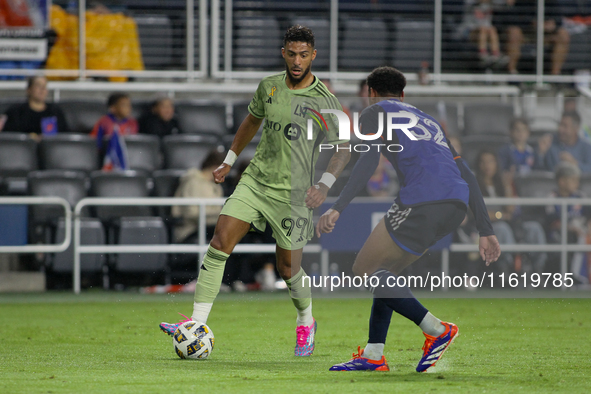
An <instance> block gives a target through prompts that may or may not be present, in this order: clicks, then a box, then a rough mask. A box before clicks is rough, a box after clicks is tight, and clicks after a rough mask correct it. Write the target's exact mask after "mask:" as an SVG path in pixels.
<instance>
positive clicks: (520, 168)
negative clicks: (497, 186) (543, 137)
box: [498, 119, 535, 178]
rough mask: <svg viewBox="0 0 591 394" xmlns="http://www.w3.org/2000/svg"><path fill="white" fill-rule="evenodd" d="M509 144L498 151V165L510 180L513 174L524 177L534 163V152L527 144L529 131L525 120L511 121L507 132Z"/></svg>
mask: <svg viewBox="0 0 591 394" xmlns="http://www.w3.org/2000/svg"><path fill="white" fill-rule="evenodd" d="M509 135H510V137H511V142H510V143H509V144H507V145H505V146H503V147H501V149H499V153H498V156H499V165H500V167H501V170H502V171H503V172H504V173H505V174H506V175H505V176H508V177H510V178H513V175H514V174H518V175H524V174H527V173H529V172H531V170H532V168H533V166H534V163H535V151H534V148H533V147H532V146H530V145H529V144H528V143H527V140H528V139H529V135H530V131H529V126H528V124H527V122H526V121H525V119H513V121H512V122H511V129H510V132H509Z"/></svg>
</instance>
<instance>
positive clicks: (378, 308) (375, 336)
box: [367, 298, 393, 343]
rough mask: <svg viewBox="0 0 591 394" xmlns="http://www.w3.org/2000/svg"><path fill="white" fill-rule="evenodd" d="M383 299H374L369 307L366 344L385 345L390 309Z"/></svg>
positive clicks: (390, 316) (390, 314)
mask: <svg viewBox="0 0 591 394" xmlns="http://www.w3.org/2000/svg"><path fill="white" fill-rule="evenodd" d="M385 301H386V300H384V299H383V298H374V299H373V304H372V306H371V317H370V318H369V340H368V341H367V343H386V336H388V328H390V319H391V318H392V312H393V310H392V308H390V307H389V306H388V305H387V304H386V302H385Z"/></svg>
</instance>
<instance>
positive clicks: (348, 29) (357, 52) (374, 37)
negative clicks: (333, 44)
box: [339, 18, 391, 71]
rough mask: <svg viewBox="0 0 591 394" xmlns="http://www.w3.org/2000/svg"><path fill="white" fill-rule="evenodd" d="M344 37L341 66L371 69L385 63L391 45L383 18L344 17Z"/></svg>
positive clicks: (342, 24) (346, 68) (340, 51)
mask: <svg viewBox="0 0 591 394" xmlns="http://www.w3.org/2000/svg"><path fill="white" fill-rule="evenodd" d="M341 26H342V29H343V31H342V33H341V34H342V35H343V39H342V41H341V47H340V48H339V68H342V69H343V70H357V71H360V70H363V71H371V70H372V69H373V68H375V67H376V66H377V65H384V64H385V63H386V59H387V57H388V53H389V50H390V48H391V46H390V45H389V40H388V27H387V25H386V22H385V21H384V20H383V19H378V18H373V19H360V18H343V20H342V21H341Z"/></svg>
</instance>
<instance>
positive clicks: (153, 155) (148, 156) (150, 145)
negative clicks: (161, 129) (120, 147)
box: [123, 134, 162, 174]
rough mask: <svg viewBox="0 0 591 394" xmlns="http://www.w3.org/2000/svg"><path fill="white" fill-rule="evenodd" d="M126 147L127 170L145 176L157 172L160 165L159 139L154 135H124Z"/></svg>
mask: <svg viewBox="0 0 591 394" xmlns="http://www.w3.org/2000/svg"><path fill="white" fill-rule="evenodd" d="M123 139H124V140H125V145H126V146H127V158H128V160H129V169H130V170H135V171H142V172H145V173H147V174H149V173H151V172H152V171H155V170H158V169H159V168H160V165H161V163H162V157H161V155H160V139H159V138H158V137H157V136H155V135H142V134H135V135H126V136H124V137H123Z"/></svg>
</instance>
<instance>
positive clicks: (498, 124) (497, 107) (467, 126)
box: [464, 102, 515, 136]
mask: <svg viewBox="0 0 591 394" xmlns="http://www.w3.org/2000/svg"><path fill="white" fill-rule="evenodd" d="M514 116H515V110H514V108H513V105H511V104H504V103H499V102H486V103H467V104H465V105H464V135H466V136H468V135H475V134H500V135H507V134H508V133H509V126H510V124H511V119H513V117H514Z"/></svg>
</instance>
